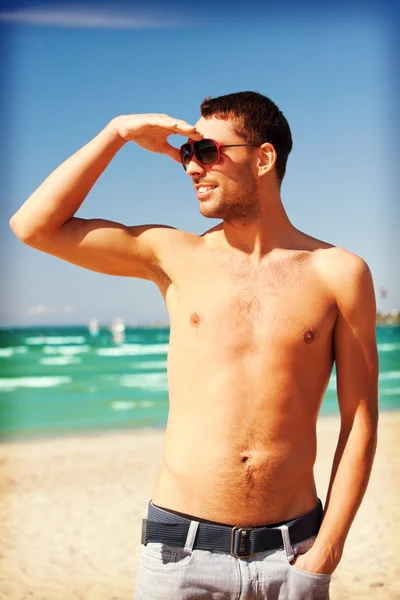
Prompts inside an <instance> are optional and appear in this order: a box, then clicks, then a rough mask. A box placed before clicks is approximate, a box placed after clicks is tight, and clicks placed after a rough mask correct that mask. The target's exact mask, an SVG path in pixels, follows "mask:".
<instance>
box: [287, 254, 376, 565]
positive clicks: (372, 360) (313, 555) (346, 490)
mask: <svg viewBox="0 0 400 600" xmlns="http://www.w3.org/2000/svg"><path fill="white" fill-rule="evenodd" d="M345 254H346V256H345V257H342V258H346V259H347V260H345V261H342V260H341V261H340V263H341V264H340V268H339V269H338V270H339V271H340V277H339V278H336V277H335V279H336V281H340V286H339V285H338V286H337V289H336V292H335V296H336V302H337V311H338V312H337V320H336V324H335V329H334V333H333V342H334V353H335V362H336V378H337V393H338V403H339V410H340V434H339V439H338V444H337V448H336V452H335V456H334V460H333V467H332V473H331V478H330V482H329V488H328V493H327V499H326V503H325V509H324V516H323V520H322V524H321V528H320V531H319V533H318V536H317V538H316V540H315V542H314V545H313V547H312V548H311V549H310V550H309V551H308V552H307V553H306V554H304V555H302V556H299V557H298V558H297V560H296V561H295V562H293V564H296V566H297V567H298V568H300V569H304V570H310V571H315V572H319V573H332V572H333V571H334V570H335V568H336V567H337V565H338V563H339V561H340V559H341V556H342V552H343V547H344V544H345V540H346V537H347V534H348V532H349V529H350V526H351V524H352V522H353V520H354V518H355V516H356V514H357V511H358V508H359V506H360V504H361V501H362V499H363V497H364V494H365V490H366V488H367V485H368V481H369V477H370V474H371V469H372V463H373V460H374V456H375V450H376V444H377V426H378V371H379V369H378V354H377V346H376V304H375V294H374V288H373V282H372V277H371V273H370V270H369V268H368V266H367V264H366V263H365V262H364V261H363V260H362V259H361V258H359V257H358V256H354V255H351V254H348V253H345ZM343 267H344V268H345V270H344V268H343ZM333 270H334V271H336V269H333ZM335 287H336V286H335Z"/></svg>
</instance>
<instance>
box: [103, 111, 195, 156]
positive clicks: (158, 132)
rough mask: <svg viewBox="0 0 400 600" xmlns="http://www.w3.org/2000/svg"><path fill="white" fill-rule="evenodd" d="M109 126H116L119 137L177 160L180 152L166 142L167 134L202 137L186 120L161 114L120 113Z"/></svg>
mask: <svg viewBox="0 0 400 600" xmlns="http://www.w3.org/2000/svg"><path fill="white" fill-rule="evenodd" d="M110 126H111V127H115V128H116V130H117V132H118V134H119V135H120V137H121V139H123V140H125V141H127V142H130V141H132V142H135V143H136V144H137V145H138V146H141V148H144V149H145V150H150V152H158V153H160V154H167V155H168V156H170V157H171V158H173V159H174V160H176V161H177V162H180V160H181V159H180V152H179V150H178V148H174V147H173V146H171V144H169V143H168V141H167V138H168V136H170V135H173V134H178V135H183V136H186V137H190V138H191V139H193V140H201V139H202V137H203V136H202V135H201V133H199V132H198V131H197V130H196V127H194V126H193V125H189V123H186V121H181V120H180V119H174V118H173V117H169V116H168V115H162V114H144V115H122V116H120V117H116V118H115V119H113V120H112V121H111V123H110Z"/></svg>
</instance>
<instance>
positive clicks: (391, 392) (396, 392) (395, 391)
mask: <svg viewBox="0 0 400 600" xmlns="http://www.w3.org/2000/svg"><path fill="white" fill-rule="evenodd" d="M379 396H400V387H397V388H389V389H386V390H379Z"/></svg>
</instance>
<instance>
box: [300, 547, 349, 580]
mask: <svg viewBox="0 0 400 600" xmlns="http://www.w3.org/2000/svg"><path fill="white" fill-rule="evenodd" d="M339 561H340V557H333V556H329V557H323V556H321V554H320V553H319V552H316V551H315V549H314V548H310V550H308V551H307V552H305V553H304V554H299V555H298V556H296V557H295V558H294V559H293V560H292V562H291V563H290V564H291V565H292V567H296V568H297V569H300V570H301V571H309V572H311V573H325V574H329V575H331V574H332V573H333V571H334V570H335V569H336V567H337V566H338V564H339Z"/></svg>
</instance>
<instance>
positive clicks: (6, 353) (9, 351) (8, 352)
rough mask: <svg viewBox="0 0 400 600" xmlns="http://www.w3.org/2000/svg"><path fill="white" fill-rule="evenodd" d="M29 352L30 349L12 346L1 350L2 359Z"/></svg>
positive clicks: (0, 356)
mask: <svg viewBox="0 0 400 600" xmlns="http://www.w3.org/2000/svg"><path fill="white" fill-rule="evenodd" d="M26 352H28V348H25V346H10V347H7V348H0V358H9V357H10V356H13V355H14V354H25V353H26Z"/></svg>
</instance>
